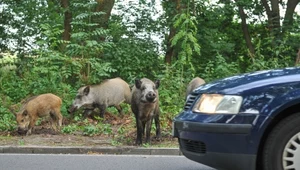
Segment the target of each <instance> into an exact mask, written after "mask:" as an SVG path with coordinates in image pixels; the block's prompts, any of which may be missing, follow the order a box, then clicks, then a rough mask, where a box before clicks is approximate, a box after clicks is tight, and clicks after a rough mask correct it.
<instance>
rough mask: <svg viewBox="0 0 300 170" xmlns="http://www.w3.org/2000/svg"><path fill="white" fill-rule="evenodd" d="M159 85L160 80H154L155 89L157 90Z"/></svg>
mask: <svg viewBox="0 0 300 170" xmlns="http://www.w3.org/2000/svg"><path fill="white" fill-rule="evenodd" d="M159 85H160V80H156V81H155V88H156V89H158V88H159Z"/></svg>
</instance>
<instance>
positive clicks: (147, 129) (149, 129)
mask: <svg viewBox="0 0 300 170" xmlns="http://www.w3.org/2000/svg"><path fill="white" fill-rule="evenodd" d="M152 120H153V118H151V119H150V120H148V121H147V122H146V143H149V144H150V132H151V125H152Z"/></svg>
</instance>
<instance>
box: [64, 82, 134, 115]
mask: <svg viewBox="0 0 300 170" xmlns="http://www.w3.org/2000/svg"><path fill="white" fill-rule="evenodd" d="M130 98H131V92H130V88H129V85H128V84H127V83H126V82H125V81H124V80H122V79H121V78H113V79H107V80H105V81H103V82H102V83H101V84H98V85H91V86H90V85H89V86H84V87H81V88H79V90H78V93H77V95H76V98H75V100H74V101H73V104H72V105H71V107H70V108H69V110H68V111H69V113H71V114H72V113H73V112H75V111H76V110H77V109H79V108H80V107H82V106H83V107H86V108H87V110H86V111H85V116H87V114H88V113H89V112H91V111H92V110H93V109H94V108H99V110H100V117H102V118H103V116H104V113H105V110H106V108H107V107H109V106H115V107H116V108H117V110H118V111H119V113H120V114H121V115H123V112H122V108H121V106H120V103H122V102H125V103H128V104H130Z"/></svg>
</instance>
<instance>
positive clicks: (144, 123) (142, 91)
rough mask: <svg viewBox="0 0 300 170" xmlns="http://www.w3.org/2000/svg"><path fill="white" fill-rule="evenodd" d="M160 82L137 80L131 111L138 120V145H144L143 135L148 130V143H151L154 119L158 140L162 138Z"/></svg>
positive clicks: (144, 79)
mask: <svg viewBox="0 0 300 170" xmlns="http://www.w3.org/2000/svg"><path fill="white" fill-rule="evenodd" d="M159 85H160V81H159V80H157V81H155V83H154V82H153V81H151V80H149V79H147V78H142V79H141V80H135V86H134V87H133V88H132V98H131V110H132V112H133V113H134V115H135V118H136V127H137V137H136V144H137V145H141V144H142V138H143V134H144V133H145V130H146V143H150V131H151V125H152V122H153V119H154V121H155V126H156V138H160V122H159V94H158V90H157V89H158V87H159Z"/></svg>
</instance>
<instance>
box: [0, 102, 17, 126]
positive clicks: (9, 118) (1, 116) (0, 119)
mask: <svg viewBox="0 0 300 170" xmlns="http://www.w3.org/2000/svg"><path fill="white" fill-rule="evenodd" d="M14 120H15V117H14V115H13V114H12V113H10V112H9V111H8V110H7V109H6V108H4V107H3V106H0V131H13V130H14V129H15V128H16V123H15V121H14Z"/></svg>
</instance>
